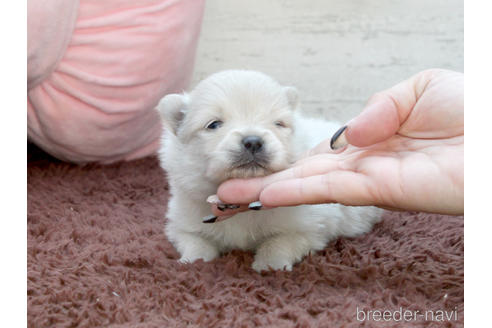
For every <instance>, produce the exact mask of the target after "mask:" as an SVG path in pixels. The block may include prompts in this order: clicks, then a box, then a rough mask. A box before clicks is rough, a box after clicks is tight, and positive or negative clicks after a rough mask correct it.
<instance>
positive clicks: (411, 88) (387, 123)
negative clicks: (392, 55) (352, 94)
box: [344, 71, 434, 147]
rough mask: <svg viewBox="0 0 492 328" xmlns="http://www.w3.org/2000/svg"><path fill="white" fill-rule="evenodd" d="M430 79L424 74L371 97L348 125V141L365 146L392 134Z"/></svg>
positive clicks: (409, 111) (428, 75)
mask: <svg viewBox="0 0 492 328" xmlns="http://www.w3.org/2000/svg"><path fill="white" fill-rule="evenodd" d="M433 76H434V75H433V74H428V72H427V71H423V72H420V73H418V74H415V75H414V76H412V77H411V78H409V79H408V80H405V81H402V82H400V83H398V84H396V85H395V86H393V87H391V88H389V89H387V90H384V91H382V92H379V93H376V94H375V95H373V96H372V97H371V98H370V99H369V101H368V102H367V105H366V106H365V108H364V109H363V111H362V113H361V114H360V115H358V116H357V117H355V118H354V119H352V120H351V121H349V122H348V123H347V128H346V130H345V131H344V136H345V138H346V140H347V142H348V143H349V144H351V145H354V146H357V147H365V146H369V145H373V144H375V143H378V142H381V141H384V140H387V139H388V138H390V137H392V136H393V135H395V134H396V133H397V132H398V130H399V129H400V126H401V125H402V124H403V123H404V122H405V121H406V119H407V118H408V116H409V115H410V113H411V112H412V110H413V108H414V107H415V104H416V103H417V101H418V99H419V97H420V96H421V94H422V93H423V92H424V90H425V86H426V85H427V84H428V83H429V81H430V80H431V79H432V78H433Z"/></svg>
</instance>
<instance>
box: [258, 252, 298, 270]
mask: <svg viewBox="0 0 492 328" xmlns="http://www.w3.org/2000/svg"><path fill="white" fill-rule="evenodd" d="M293 264H294V263H292V261H290V260H289V259H287V258H274V259H272V258H265V257H264V256H261V255H260V254H256V256H255V261H254V262H253V265H252V266H251V267H252V268H253V270H255V271H256V272H261V271H268V270H286V271H292V265H293Z"/></svg>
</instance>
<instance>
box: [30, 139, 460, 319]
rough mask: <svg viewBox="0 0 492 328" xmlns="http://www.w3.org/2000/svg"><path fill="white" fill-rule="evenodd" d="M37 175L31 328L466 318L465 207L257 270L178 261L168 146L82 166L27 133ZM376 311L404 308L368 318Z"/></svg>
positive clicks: (403, 217) (413, 217)
mask: <svg viewBox="0 0 492 328" xmlns="http://www.w3.org/2000/svg"><path fill="white" fill-rule="evenodd" d="M27 174H28V186H27V188H28V189H27V191H28V198H27V206H28V209H27V213H28V217H27V220H28V221H27V228H28V231H27V234H28V236H27V240H28V244H27V267H28V273H27V303H28V314H27V315H28V326H29V327H101V326H102V327H255V326H268V327H359V326H361V323H362V322H360V321H358V320H363V319H365V321H364V323H363V324H362V326H365V327H396V326H406V327H422V326H423V327H434V326H435V327H443V326H444V327H462V326H463V321H464V318H463V301H464V296H463V248H464V246H463V217H454V216H441V215H431V214H423V213H391V212H387V213H385V215H384V219H383V221H382V222H381V223H379V224H378V225H376V226H375V228H374V229H373V231H372V232H370V233H368V234H366V235H364V236H362V237H359V238H353V239H343V238H341V239H338V240H336V241H333V242H332V243H330V244H329V245H328V246H327V247H326V248H325V250H323V251H321V252H318V253H317V254H316V255H312V256H310V257H308V258H306V259H305V260H304V261H302V262H301V263H299V264H297V265H296V266H295V267H294V269H293V271H292V272H271V273H263V274H258V273H256V272H254V271H253V270H252V269H251V268H250V266H251V263H252V261H253V256H252V254H251V253H248V252H242V251H233V252H231V253H228V254H226V255H225V256H223V257H222V258H220V259H217V260H214V261H212V262H209V263H204V262H202V261H199V262H197V263H194V264H190V265H183V264H179V263H178V262H177V261H176V260H177V259H178V254H177V252H176V251H175V250H174V248H173V247H172V245H171V244H170V243H169V242H168V241H167V239H166V237H165V235H164V232H163V227H164V223H165V219H164V212H165V209H166V203H167V198H168V190H167V189H168V188H167V183H166V179H165V174H164V173H163V172H162V171H161V169H160V168H159V165H158V162H157V159H156V158H147V159H143V160H138V161H134V162H128V163H118V164H113V165H109V166H100V165H87V166H83V167H81V166H76V165H71V164H67V163H62V162H59V161H57V160H55V159H53V158H51V157H49V156H48V155H46V154H45V153H43V152H42V151H40V150H39V149H37V148H36V147H35V146H33V145H31V144H29V145H28V164H27ZM378 310H379V311H381V314H382V313H383V311H385V310H387V311H392V312H391V313H389V312H388V313H389V314H390V315H391V316H392V317H391V318H390V320H387V319H388V318H389V316H387V317H386V320H387V321H385V320H384V319H383V316H380V317H378V316H375V317H371V318H370V320H368V317H369V316H370V315H371V313H372V312H371V313H369V311H378ZM405 311H407V314H408V313H410V311H412V313H413V314H412V316H410V315H408V316H407V317H403V316H402V314H404V313H405ZM414 311H419V312H418V313H417V314H416V315H414V314H415V313H416V312H414ZM430 311H434V312H430ZM439 311H446V312H439ZM424 314H426V315H427V319H428V320H427V321H425V316H424ZM431 315H434V317H433V318H432V317H431ZM446 316H447V317H446ZM364 317H365V318H364ZM409 318H410V319H409ZM377 319H379V320H377ZM398 319H400V320H398ZM432 319H434V321H430V320H432Z"/></svg>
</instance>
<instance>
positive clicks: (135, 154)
mask: <svg viewBox="0 0 492 328" xmlns="http://www.w3.org/2000/svg"><path fill="white" fill-rule="evenodd" d="M203 9H204V0H154V1H152V0H140V1H134V0H80V1H75V0H51V1H43V0H30V1H28V64H27V72H28V76H27V85H28V91H27V103H28V108H27V110H28V120H27V123H28V137H29V139H30V140H32V141H33V142H35V143H36V144H38V145H39V146H40V147H41V148H43V149H44V150H45V151H47V152H49V153H51V154H52V155H54V156H56V157H58V158H60V159H63V160H67V161H73V162H80V163H83V162H92V161H97V162H103V163H108V162H113V161H118V160H131V159H135V158H139V157H143V156H147V155H150V154H152V153H154V152H155V151H156V149H157V147H158V145H159V136H160V134H161V124H160V120H159V117H158V115H157V112H156V111H155V110H154V107H155V106H156V104H157V103H158V101H159V99H160V98H162V97H163V96H164V95H166V94H168V93H174V92H181V91H183V90H184V89H185V88H186V87H187V85H188V83H189V81H190V77H191V73H192V69H193V62H194V56H195V50H196V45H197V39H198V35H199V31H200V26H201V20H202V16H203Z"/></svg>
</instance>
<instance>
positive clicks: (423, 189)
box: [212, 69, 464, 216]
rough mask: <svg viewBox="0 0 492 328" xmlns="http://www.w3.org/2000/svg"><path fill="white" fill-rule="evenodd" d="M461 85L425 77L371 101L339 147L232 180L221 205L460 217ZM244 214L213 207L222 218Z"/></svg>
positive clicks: (430, 73)
mask: <svg viewBox="0 0 492 328" xmlns="http://www.w3.org/2000/svg"><path fill="white" fill-rule="evenodd" d="M463 84H464V76H463V74H461V73H457V72H452V71H446V70H438V69H433V70H427V71H423V72H420V73H418V74H416V75H414V76H412V77H411V78H410V79H408V80H405V81H403V82H401V83H399V84H397V85H395V86H394V87H392V88H390V89H388V90H385V91H383V92H379V93H377V94H375V95H374V96H373V97H371V99H370V100H369V102H368V104H367V105H366V107H365V109H364V110H363V112H362V113H361V114H360V115H359V116H357V117H356V118H354V119H353V120H351V121H350V122H349V123H347V125H346V129H345V130H344V131H343V133H341V135H340V136H339V137H338V138H337V139H336V140H332V142H330V140H326V141H324V142H322V143H321V144H319V145H318V146H317V147H315V148H314V149H312V150H311V151H310V152H309V153H308V154H307V156H305V157H304V158H303V159H301V160H299V161H297V162H296V163H294V165H293V166H292V167H290V168H288V169H286V170H284V171H280V172H277V173H275V174H272V175H270V176H266V177H262V178H253V179H233V180H228V181H226V182H224V183H223V184H222V185H220V186H219V189H218V191H217V195H218V198H219V199H220V200H221V201H223V202H225V203H230V204H248V203H251V202H255V201H260V202H261V204H262V205H263V206H267V207H278V206H294V205H300V204H319V203H341V204H344V205H353V206H358V205H375V206H379V207H384V208H392V209H400V210H415V211H424V212H435V213H443V214H455V215H457V214H462V213H463V207H464V205H463V202H464V201H463V175H464V172H463V162H464V157H463V147H464V118H463V116H464V115H463V112H464V109H463ZM335 135H336V134H335ZM345 141H346V143H348V144H349V145H348V146H345V145H344V143H345ZM330 144H333V145H334V146H338V147H339V150H338V151H333V150H331V147H330ZM246 209H248V207H247V205H241V207H240V208H239V209H232V210H231V209H226V211H224V212H222V211H218V210H217V206H216V205H213V206H212V210H213V213H214V215H218V216H224V215H231V214H234V213H236V212H237V211H242V210H246Z"/></svg>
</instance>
